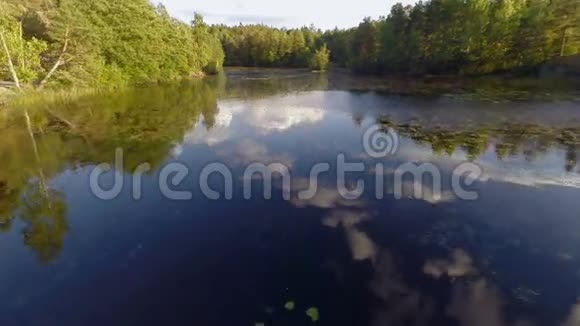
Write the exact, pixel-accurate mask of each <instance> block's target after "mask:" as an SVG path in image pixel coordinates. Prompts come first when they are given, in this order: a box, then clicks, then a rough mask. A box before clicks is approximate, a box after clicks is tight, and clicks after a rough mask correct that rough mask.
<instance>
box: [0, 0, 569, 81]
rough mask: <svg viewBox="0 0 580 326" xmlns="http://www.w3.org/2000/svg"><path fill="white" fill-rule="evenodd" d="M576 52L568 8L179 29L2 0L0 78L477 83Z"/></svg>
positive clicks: (471, 8) (469, 2) (481, 0)
mask: <svg viewBox="0 0 580 326" xmlns="http://www.w3.org/2000/svg"><path fill="white" fill-rule="evenodd" d="M578 53H580V5H579V2H578V1H577V0H494V1H492V0H431V1H427V2H421V1H420V2H418V3H416V4H415V5H412V6H403V5H401V4H397V5H395V6H393V7H392V9H391V12H390V13H388V15H386V16H382V17H381V18H379V19H377V20H373V19H370V18H366V19H364V20H363V21H362V22H361V23H360V24H359V26H357V27H353V28H351V29H345V30H341V29H334V30H331V31H321V30H319V29H317V28H315V27H314V26H310V27H303V28H299V29H284V28H273V27H268V26H265V25H238V26H224V25H208V24H206V23H205V22H204V20H203V18H202V17H201V16H200V15H197V14H196V15H195V19H194V20H193V21H192V22H190V23H185V22H182V21H180V20H177V19H175V18H172V17H171V16H170V15H169V13H168V12H167V10H166V9H165V7H164V6H163V5H161V4H159V5H153V4H152V3H151V2H149V1H148V0H126V1H116V0H98V1H83V0H60V1H52V0H28V1H25V2H24V4H23V2H22V1H21V0H0V81H5V82H4V84H6V82H10V83H12V84H14V85H15V86H16V87H17V88H20V87H22V88H24V87H28V88H37V89H38V88H43V87H51V88H72V87H75V88H110V87H120V86H124V85H134V84H143V83H151V82H158V81H166V80H175V79H179V78H184V77H192V76H200V75H203V74H213V73H217V72H219V71H220V70H221V68H222V66H223V65H226V66H250V67H291V68H309V69H311V70H318V71H323V70H326V69H327V68H328V67H330V66H334V67H342V68H348V69H349V70H351V71H352V72H355V73H363V74H413V75H422V74H465V75H482V74H490V73H497V72H507V71H523V72H526V71H533V70H534V69H536V68H537V67H539V66H540V65H541V64H543V63H545V62H548V61H550V60H552V59H554V58H557V57H563V56H572V55H577V54H578Z"/></svg>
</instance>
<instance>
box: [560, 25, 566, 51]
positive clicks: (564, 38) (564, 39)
mask: <svg viewBox="0 0 580 326" xmlns="http://www.w3.org/2000/svg"><path fill="white" fill-rule="evenodd" d="M567 34H568V27H566V28H564V35H563V36H562V45H561V46H560V56H561V57H563V56H564V52H565V50H566V35H567Z"/></svg>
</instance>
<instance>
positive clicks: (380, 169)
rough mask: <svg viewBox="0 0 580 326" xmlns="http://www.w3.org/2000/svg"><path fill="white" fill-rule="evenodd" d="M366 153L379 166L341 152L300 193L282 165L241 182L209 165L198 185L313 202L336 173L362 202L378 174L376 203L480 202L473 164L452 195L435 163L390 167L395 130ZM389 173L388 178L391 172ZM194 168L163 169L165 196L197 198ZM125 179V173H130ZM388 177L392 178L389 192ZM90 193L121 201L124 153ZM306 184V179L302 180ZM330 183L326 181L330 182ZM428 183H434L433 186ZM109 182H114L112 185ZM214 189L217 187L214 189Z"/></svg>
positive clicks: (344, 189)
mask: <svg viewBox="0 0 580 326" xmlns="http://www.w3.org/2000/svg"><path fill="white" fill-rule="evenodd" d="M362 145H363V148H364V152H365V154H366V155H367V156H368V157H369V158H370V160H374V161H376V162H375V163H367V162H363V161H366V160H364V159H361V160H359V161H358V162H356V161H355V162H347V159H346V155H345V154H344V153H339V154H337V156H336V160H335V161H334V162H332V163H335V165H334V170H332V165H331V163H329V162H320V163H316V164H314V165H313V166H312V167H311V168H310V172H309V174H308V176H307V177H306V180H307V186H306V188H305V189H304V187H302V188H300V190H299V191H295V189H292V188H293V175H292V173H291V168H290V167H289V166H288V165H286V164H284V163H282V162H272V163H268V164H266V163H263V162H254V163H251V164H249V165H247V166H245V168H244V170H243V173H242V177H241V181H239V180H240V179H239V178H238V179H235V178H234V172H232V169H231V168H230V167H228V166H227V165H225V164H223V163H220V162H213V163H209V164H207V165H205V166H204V167H203V168H202V169H201V171H199V173H198V180H197V185H198V186H199V188H198V189H199V190H200V192H201V194H202V195H203V196H204V197H205V198H207V199H210V200H221V199H225V200H231V199H233V198H234V194H235V191H234V189H235V187H234V186H235V182H236V180H238V182H241V186H242V195H243V198H244V199H251V198H252V197H253V196H256V195H257V192H256V191H255V189H254V185H255V184H256V183H257V182H256V181H261V183H262V189H263V191H262V193H261V195H262V196H263V198H264V199H271V198H272V191H273V189H274V187H276V188H277V189H280V190H281V194H282V198H283V199H284V200H292V199H298V200H311V199H313V198H315V197H316V196H317V194H319V192H320V191H321V189H327V188H323V187H321V186H320V179H321V176H322V175H323V174H325V173H330V172H333V173H332V175H333V176H335V178H336V179H335V180H334V181H335V182H333V183H334V184H335V186H336V192H337V193H338V194H339V195H340V196H341V197H342V198H343V199H344V200H358V199H360V198H361V197H362V196H363V194H364V193H365V190H368V188H367V186H368V185H367V182H366V181H368V180H366V181H365V180H364V178H363V177H362V176H364V175H367V176H368V175H369V172H372V174H374V176H375V178H374V187H373V189H372V190H373V195H374V198H375V199H383V198H384V196H385V191H386V190H387V191H390V192H391V193H392V194H393V196H394V198H395V199H403V198H415V199H426V200H427V199H428V201H432V202H438V201H441V200H444V199H445V197H446V196H447V195H448V194H449V193H450V192H451V193H452V194H453V196H454V198H457V199H461V200H476V199H478V193H477V192H476V191H474V190H470V189H468V188H469V187H470V186H472V185H473V183H474V182H475V181H477V180H478V179H479V178H480V177H481V176H482V175H483V170H482V169H481V167H480V166H478V165H477V164H474V163H472V162H463V163H461V164H459V165H457V166H456V167H455V168H454V169H453V171H452V172H451V173H450V186H451V190H445V191H444V190H443V177H442V173H441V170H440V169H439V168H438V167H437V166H436V165H435V164H432V163H414V162H406V163H402V164H400V165H398V166H397V167H396V168H394V169H393V168H392V167H391V168H387V167H386V165H385V163H384V162H382V161H385V160H384V159H385V158H386V157H388V156H394V155H396V154H397V153H398V151H399V147H400V138H399V135H398V134H397V133H396V132H395V131H394V130H392V129H387V130H385V129H383V128H382V127H381V126H379V125H373V126H371V127H370V128H368V129H367V130H366V131H365V133H364V135H363V139H362ZM151 169H152V168H151V165H150V164H148V163H143V164H140V165H138V166H137V167H136V168H135V169H134V170H133V171H132V172H131V173H130V179H131V182H130V183H131V188H132V193H131V195H132V198H133V199H134V200H140V199H142V198H143V190H142V188H143V177H144V176H145V175H146V174H147V172H149V171H151ZM387 171H388V173H387ZM354 173H359V175H358V178H355V179H354V180H353V179H348V178H347V174H349V175H350V174H354ZM193 174H194V173H192V171H191V169H190V168H189V167H188V166H187V165H186V164H184V163H180V162H172V163H169V164H167V165H165V166H164V167H163V168H161V169H160V170H159V171H158V173H156V174H155V175H156V177H157V185H158V189H159V191H160V192H161V194H162V195H163V196H164V197H165V198H167V199H170V200H178V201H183V200H191V199H193V198H194V195H193V192H192V191H191V189H189V190H179V189H178V188H179V187H180V186H181V187H182V186H183V185H184V184H185V180H186V178H188V177H189V176H192V175H193ZM125 175H126V173H125ZM104 176H108V177H111V176H112V177H113V178H112V184H111V185H109V184H107V186H103V185H102V184H101V182H100V181H101V179H102V178H103V177H104ZM212 176H221V178H222V179H223V184H222V185H223V188H221V187H220V189H219V190H216V187H213V188H212V186H211V185H210V182H209V180H210V178H211V177H212ZM387 176H390V177H391V179H392V180H391V182H390V186H392V187H391V188H388V187H387V186H388V184H387V179H389V178H387ZM89 179H90V182H89V183H90V190H91V192H92V193H93V194H94V195H95V196H96V197H97V198H99V199H102V200H112V199H114V198H117V197H118V196H119V195H120V194H121V193H122V192H123V189H124V188H125V183H126V178H125V177H124V173H123V149H121V148H118V149H117V150H116V151H115V163H114V166H111V164H109V163H102V164H99V165H98V166H96V167H95V168H94V169H93V170H92V171H91V173H90V177H89ZM300 179H301V180H304V177H301V178H300ZM326 181H327V180H326ZM429 181H431V183H430V184H429ZM109 183H110V182H109ZM214 186H215V185H214Z"/></svg>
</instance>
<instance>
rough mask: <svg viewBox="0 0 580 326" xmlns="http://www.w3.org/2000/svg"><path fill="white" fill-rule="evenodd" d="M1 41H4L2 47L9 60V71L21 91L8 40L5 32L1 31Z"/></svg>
mask: <svg viewBox="0 0 580 326" xmlns="http://www.w3.org/2000/svg"><path fill="white" fill-rule="evenodd" d="M0 41H2V47H3V48H4V52H5V53H6V57H7V58H8V69H10V73H11V74H12V79H13V80H14V84H15V85H16V88H18V89H21V87H20V80H19V79H18V74H17V73H16V69H15V68H14V63H12V57H11V56H10V50H9V49H8V44H6V39H5V38H4V30H0Z"/></svg>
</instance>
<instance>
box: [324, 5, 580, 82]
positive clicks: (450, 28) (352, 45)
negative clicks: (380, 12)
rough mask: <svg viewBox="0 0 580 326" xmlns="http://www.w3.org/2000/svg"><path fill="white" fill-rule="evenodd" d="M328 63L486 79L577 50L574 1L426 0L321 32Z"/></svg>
mask: <svg viewBox="0 0 580 326" xmlns="http://www.w3.org/2000/svg"><path fill="white" fill-rule="evenodd" d="M323 39H324V40H325V42H326V43H327V44H328V45H329V48H330V50H331V52H332V53H334V55H333V57H332V59H333V61H334V62H335V63H336V64H338V65H341V66H345V67H349V68H350V69H352V70H353V71H356V72H363V73H414V74H425V73H432V74H441V73H446V74H447V73H451V74H454V73H463V74H488V73H494V72H501V71H510V70H517V69H529V68H535V67H538V66H539V65H540V64H542V63H544V62H546V61H549V60H551V59H553V58H555V57H559V56H568V55H575V54H578V53H580V2H578V1H577V0H431V1H427V2H422V1H419V2H418V3H416V4H415V5H413V6H403V5H401V4H396V5H394V6H393V7H392V9H391V12H390V14H389V15H388V16H386V17H382V18H380V19H378V20H372V19H370V18H367V19H365V20H364V21H363V22H361V23H360V24H359V26H358V27H356V28H353V29H350V30H334V31H331V32H327V33H325V34H324V35H323Z"/></svg>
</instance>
